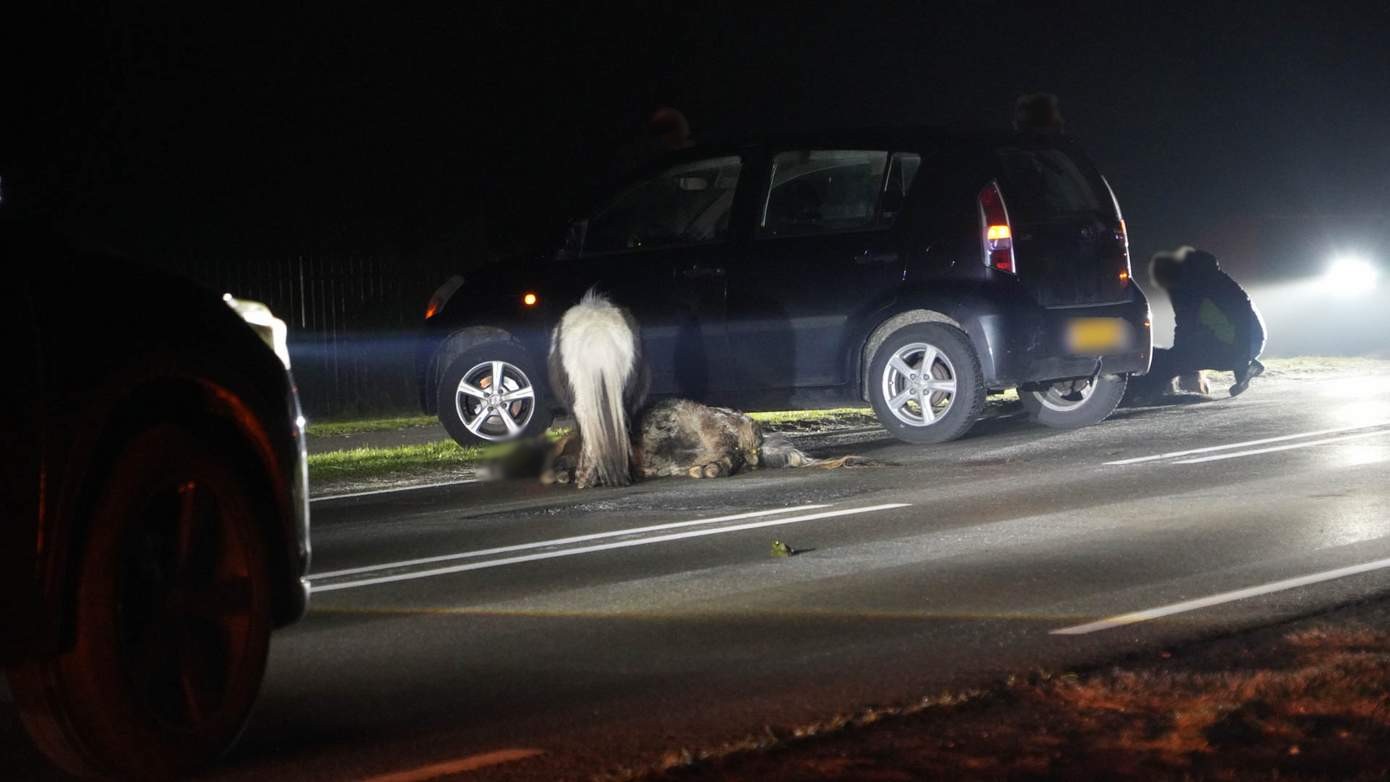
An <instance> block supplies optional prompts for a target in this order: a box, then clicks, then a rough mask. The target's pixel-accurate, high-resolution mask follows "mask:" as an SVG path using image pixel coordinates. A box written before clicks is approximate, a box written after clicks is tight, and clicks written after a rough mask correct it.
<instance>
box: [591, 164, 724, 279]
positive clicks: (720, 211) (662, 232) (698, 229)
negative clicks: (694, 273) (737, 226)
mask: <svg viewBox="0 0 1390 782" xmlns="http://www.w3.org/2000/svg"><path fill="white" fill-rule="evenodd" d="M742 168H743V161H742V160H741V159H740V158H738V157H737V156H729V157H718V158H711V159H708V160H700V161H696V162H693V163H682V164H680V165H678V166H673V167H671V168H668V169H666V170H665V171H662V172H661V173H660V174H658V175H657V176H655V177H652V178H651V179H647V180H645V181H642V182H639V183H638V184H636V185H634V186H632V187H630V188H628V189H627V190H624V191H623V192H622V193H621V194H619V195H618V197H617V198H614V199H613V200H612V201H610V202H609V203H608V204H607V205H606V206H604V207H603V208H601V209H599V210H598V211H597V212H595V213H594V215H593V216H592V217H590V218H589V225H588V229H587V231H586V232H585V236H584V249H583V252H582V253H581V254H582V255H597V254H601V253H611V252H627V251H634V250H651V249H659V248H663V247H682V246H688V245H697V244H710V243H714V242H722V241H724V239H725V238H726V237H727V236H728V233H729V217H730V215H731V214H733V207H734V193H735V191H736V189H737V187H738V177H739V172H740V170H742Z"/></svg>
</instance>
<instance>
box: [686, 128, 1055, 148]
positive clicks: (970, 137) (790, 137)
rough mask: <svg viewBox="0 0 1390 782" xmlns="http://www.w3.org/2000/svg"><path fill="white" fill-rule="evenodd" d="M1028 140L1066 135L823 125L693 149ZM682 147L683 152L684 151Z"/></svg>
mask: <svg viewBox="0 0 1390 782" xmlns="http://www.w3.org/2000/svg"><path fill="white" fill-rule="evenodd" d="M1020 141H1028V142H1031V143H1037V142H1043V143H1060V144H1068V143H1070V139H1069V138H1068V137H1066V136H1039V135H1038V134H1034V133H1027V134H1023V133H1018V132H1015V131H1012V130H1001V129H997V128H975V127H968V126H944V125H900V126H878V127H849V128H823V129H815V130H799V131H783V132H776V133H762V134H747V135H740V136H733V135H731V134H723V135H716V136H713V137H711V139H710V143H709V144H707V145H704V144H702V145H697V146H696V147H695V148H694V149H700V148H701V147H704V148H706V149H736V148H741V147H747V146H773V147H792V146H803V147H826V146H835V147H841V148H853V147H858V148H869V149H909V148H912V147H914V146H921V145H923V144H930V145H933V146H948V145H949V146H957V145H959V146H989V145H997V144H1006V143H1018V142H1020ZM688 151H689V150H685V151H683V152H688Z"/></svg>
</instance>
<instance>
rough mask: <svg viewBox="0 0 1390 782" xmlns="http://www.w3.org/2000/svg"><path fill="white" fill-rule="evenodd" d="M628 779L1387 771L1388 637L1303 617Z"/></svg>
mask: <svg viewBox="0 0 1390 782" xmlns="http://www.w3.org/2000/svg"><path fill="white" fill-rule="evenodd" d="M662 765H663V766H664V767H665V768H664V769H661V770H653V771H650V772H648V773H646V774H636V775H633V776H632V777H631V778H638V779H662V780H715V779H719V780H825V779H871V780H914V779H1100V778H1105V779H1116V778H1128V779H1154V778H1157V779H1192V778H1197V779H1234V780H1246V779H1251V780H1253V779H1384V778H1385V777H1386V776H1387V774H1390V633H1387V632H1386V631H1384V630H1379V629H1375V628H1373V627H1370V626H1367V625H1360V624H1356V625H1348V626H1340V625H1328V626H1314V627H1311V628H1305V629H1300V630H1297V631H1292V632H1285V633H1283V634H1282V635H1281V634H1277V633H1271V634H1267V635H1264V636H1262V637H1260V638H1259V639H1258V642H1251V639H1249V638H1247V639H1243V640H1239V639H1237V640H1228V641H1222V642H1217V643H1214V644H1210V645H1205V646H1199V647H1196V648H1195V649H1194V650H1193V651H1192V652H1189V653H1186V654H1177V653H1174V654H1169V653H1163V654H1162V655H1160V659H1159V660H1157V661H1154V662H1152V663H1148V664H1136V665H1127V666H1121V667H1114V668H1109V669H1105V670H1100V671H1096V672H1092V673H1088V674H1084V675H1076V674H1057V675H1050V674H1035V675H1032V676H1029V677H1023V678H1018V679H1014V680H1011V681H1009V682H1006V683H1004V684H1001V685H999V686H997V687H994V688H991V689H989V690H985V691H982V692H978V693H973V694H967V695H964V696H958V697H956V698H954V699H952V698H945V699H935V700H932V699H928V700H925V701H923V702H921V703H920V704H917V705H914V706H909V707H907V708H903V709H895V710H888V711H870V712H864V713H861V714H858V715H853V716H845V717H838V718H835V719H832V720H829V721H827V722H826V723H824V724H821V725H816V726H806V727H803V728H799V729H796V730H792V731H788V732H787V733H785V734H773V733H770V734H769V735H768V736H765V737H759V738H754V739H750V740H749V742H745V743H744V744H743V745H742V746H736V747H727V748H723V749H722V750H717V751H711V752H703V753H702V752H691V751H685V750H682V751H678V752H674V753H672V754H671V755H670V756H668V757H667V758H666V760H665V762H664V763H663V764H662Z"/></svg>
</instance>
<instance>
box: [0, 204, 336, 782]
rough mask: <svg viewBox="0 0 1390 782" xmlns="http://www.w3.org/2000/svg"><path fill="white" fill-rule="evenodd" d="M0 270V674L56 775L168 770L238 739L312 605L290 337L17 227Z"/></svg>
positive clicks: (150, 275) (257, 317)
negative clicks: (272, 652) (269, 672)
mask: <svg viewBox="0 0 1390 782" xmlns="http://www.w3.org/2000/svg"><path fill="white" fill-rule="evenodd" d="M0 257H4V258H5V259H6V261H7V271H6V275H7V280H8V286H7V287H6V291H7V296H6V298H5V302H4V305H3V306H2V307H0V322H3V325H4V330H3V333H4V335H5V337H6V341H7V344H8V349H7V351H6V358H5V363H6V373H5V382H4V383H0V429H3V431H4V432H5V438H6V439H5V445H6V456H5V469H4V471H3V476H2V477H3V482H2V483H0V601H3V608H4V611H3V623H2V624H0V664H2V665H3V666H4V670H5V673H6V675H7V678H8V679H9V682H10V688H11V690H12V691H13V694H14V698H15V702H16V704H17V706H18V708H19V710H20V716H21V718H22V720H23V722H24V724H25V726H26V728H27V729H28V731H29V733H30V734H31V735H32V737H33V738H34V740H35V742H36V743H37V744H38V746H39V747H40V749H42V750H43V751H44V753H45V754H47V755H48V756H49V757H50V758H51V759H52V760H53V761H55V762H56V763H57V764H58V765H59V766H60V767H62V768H63V769H65V770H66V771H69V772H71V773H75V774H79V775H83V776H103V777H119V778H131V779H165V778H170V777H174V776H179V775H182V774H183V773H185V772H187V771H189V770H191V769H194V768H196V767H198V766H200V765H202V764H204V763H206V762H208V761H210V760H212V759H214V758H216V757H217V756H219V755H220V754H221V753H223V752H224V751H225V750H226V749H227V748H228V747H229V746H230V745H231V744H232V742H233V741H234V740H235V739H236V737H237V735H238V734H239V733H240V731H241V728H242V726H243V725H244V723H245V720H246V718H247V715H248V714H249V712H250V709H251V705H252V703H253V702H254V700H255V698H256V694H257V691H258V689H259V685H260V682H261V678H262V675H263V673H264V670H265V661H266V651H267V645H268V639H269V636H270V633H271V630H272V629H274V628H275V627H278V626H281V625H285V624H288V623H290V622H293V621H295V620H297V619H298V618H299V617H300V616H301V615H302V614H303V613H304V611H305V607H306V603H307V599H308V587H307V582H306V581H305V575H306V573H307V570H308V561H309V538H308V533H309V530H308V500H307V485H306V481H307V474H306V472H305V469H306V468H305V458H304V439H303V423H304V422H303V418H302V416H301V415H300V411H299V403H298V397H297V395H296V392H295V389H294V385H293V382H292V380H291V378H290V375H289V372H288V366H287V363H288V362H287V359H285V360H284V361H282V357H281V356H282V355H283V351H280V355H277V351H276V350H274V349H272V347H270V346H268V344H267V342H276V343H277V344H278V342H280V341H282V340H283V332H281V333H280V334H279V339H278V340H277V339H276V335H275V333H274V332H275V331H276V330H277V329H282V328H283V325H282V324H280V325H277V324H276V322H275V321H274V320H273V319H271V318H270V317H269V313H268V311H265V310H264V308H261V307H258V306H257V305H254V304H251V303H247V302H239V301H236V300H233V299H230V298H225V299H224V297H219V296H216V295H214V294H212V293H209V292H207V291H204V290H202V289H200V288H197V287H195V286H193V285H192V284H189V283H186V282H183V281H181V280H178V279H175V278H173V277H170V276H167V275H165V274H162V273H158V272H155V271H153V270H147V269H142V268H140V267H136V266H134V265H131V264H128V263H125V262H122V261H118V260H116V259H114V258H110V257H106V256H101V255H89V254H83V253H79V252H74V251H71V250H69V249H66V248H65V247H64V246H62V245H61V244H60V243H58V242H55V241H52V240H51V239H49V238H48V237H46V236H44V235H42V234H39V233H36V232H34V231H32V230H31V229H29V228H26V227H24V226H20V225H17V224H13V223H4V222H0Z"/></svg>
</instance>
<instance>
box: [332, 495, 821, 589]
mask: <svg viewBox="0 0 1390 782" xmlns="http://www.w3.org/2000/svg"><path fill="white" fill-rule="evenodd" d="M828 507H830V506H829V505H790V506H787V507H785V508H773V509H772V510H755V511H749V512H748V513H735V514H733V515H732V516H715V517H714V518H709V519H696V520H695V521H677V522H672V523H670V524H653V525H651V526H649V527H633V528H631V529H619V530H611V531H609V532H593V533H590V534H588V535H575V536H573V537H568V538H554V539H551V540H537V541H534V542H532V543H517V544H515V545H511V546H498V547H496V548H484V549H478V550H476V551H464V552H460V553H458V554H440V555H438V556H433V557H421V558H420V559H406V560H402V561H400V562H385V563H382V564H380V565H363V566H362V567H352V568H345V569H343V570H330V571H328V572H326V573H313V574H311V575H310V578H314V579H318V578H335V577H337V576H351V575H355V574H357V573H371V572H374V571H377V570H395V569H397V568H406V567H413V566H415V565H429V564H433V563H435V562H448V561H450V560H455V559H475V558H477V557H485V556H488V555H490V554H507V553H510V552H512V551H525V550H527V549H533V548H550V547H554V546H564V545H568V544H570V543H582V542H584V541H586V540H601V539H603V538H620V537H623V536H625V535H638V534H641V533H643V532H657V531H660V530H668V529H679V528H681V527H693V526H696V525H699V524H714V523H716V522H720V521H738V520H740V519H753V518H757V517H759V516H772V515H775V514H778V513H787V512H788V511H797V510H819V509H821V508H828Z"/></svg>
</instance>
